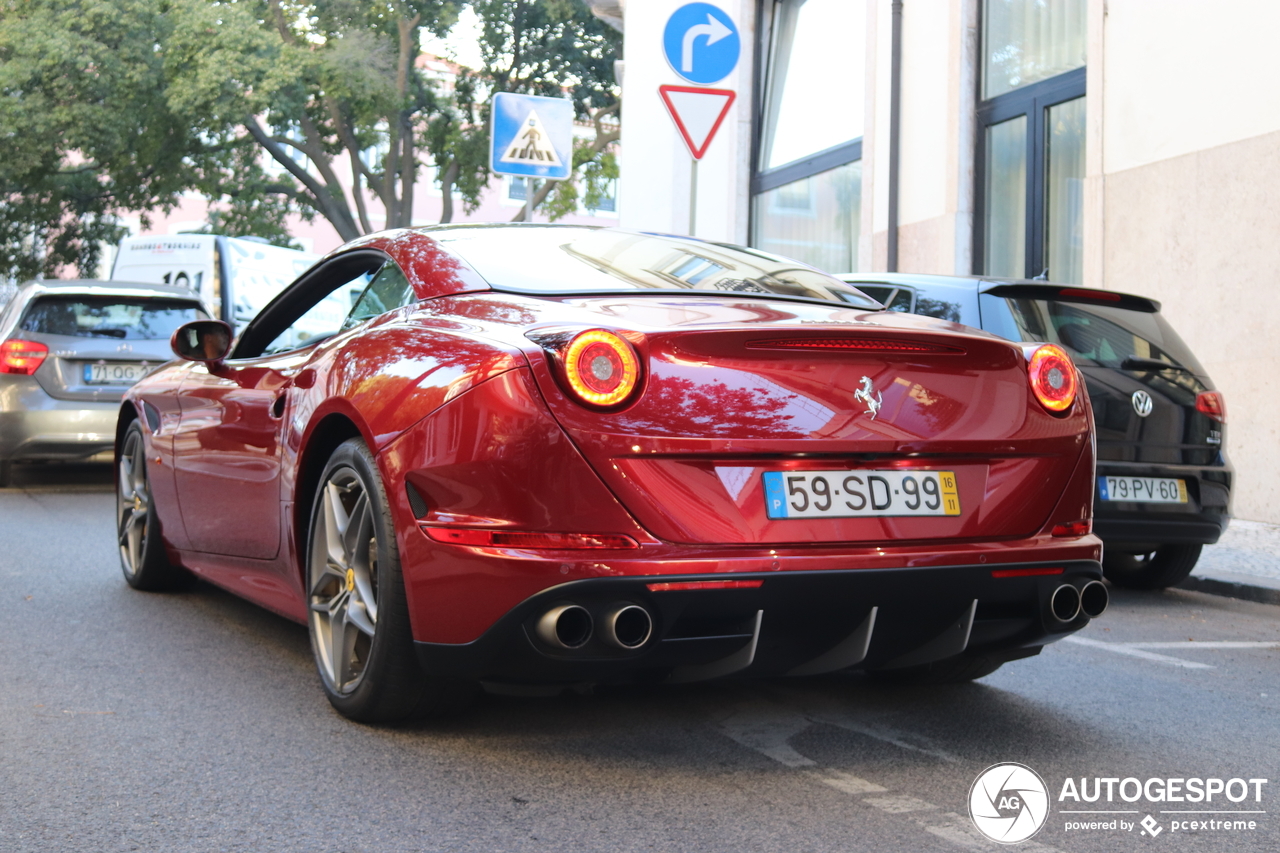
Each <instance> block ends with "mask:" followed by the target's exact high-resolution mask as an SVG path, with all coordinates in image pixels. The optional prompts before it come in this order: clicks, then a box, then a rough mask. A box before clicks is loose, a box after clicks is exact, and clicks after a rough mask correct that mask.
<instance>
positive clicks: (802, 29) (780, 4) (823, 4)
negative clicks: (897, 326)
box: [752, 0, 866, 272]
mask: <svg viewBox="0 0 1280 853" xmlns="http://www.w3.org/2000/svg"><path fill="white" fill-rule="evenodd" d="M764 17H765V20H764V26H762V28H761V38H762V44H761V48H760V54H759V55H760V56H762V57H763V58H764V59H763V61H764V68H763V72H764V75H763V77H764V81H765V84H764V99H763V104H762V107H761V111H760V114H761V122H760V145H759V161H758V163H757V166H756V172H755V176H754V180H753V187H752V192H753V203H752V245H754V246H756V247H758V248H760V249H763V250H765V251H768V252H771V253H773V254H778V255H785V256H787V257H792V258H795V259H797V260H800V261H804V262H805V263H808V264H812V265H814V266H817V267H819V268H821V269H825V270H828V271H831V272H848V271H852V270H856V269H857V266H858V235H859V230H860V223H861V218H862V217H861V212H862V163H861V159H862V133H863V98H864V68H865V43H866V2H865V0H773V2H771V3H769V4H768V5H767V6H766V9H765V16H764ZM833 92H836V93H838V94H837V95H835V96H834V97H833Z"/></svg>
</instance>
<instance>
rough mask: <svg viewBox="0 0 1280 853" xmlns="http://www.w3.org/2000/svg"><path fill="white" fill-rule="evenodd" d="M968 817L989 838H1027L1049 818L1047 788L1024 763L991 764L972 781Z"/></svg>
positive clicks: (1012, 840)
mask: <svg viewBox="0 0 1280 853" xmlns="http://www.w3.org/2000/svg"><path fill="white" fill-rule="evenodd" d="M969 817H970V818H971V819H972V820H973V825H974V826H976V827H977V828H978V831H979V832H981V833H982V834H983V835H985V836H986V837H987V838H990V839H991V840H992V841H998V842H1000V843H1001V844H1017V843H1018V842H1019V841H1026V840H1027V839H1028V838H1030V837H1031V836H1033V835H1035V834H1036V833H1037V832H1039V831H1040V829H1041V827H1043V826H1044V822H1045V820H1047V819H1048V817H1049V789H1048V787H1046V786H1045V784H1044V780H1043V779H1041V778H1040V774H1039V773H1037V772H1036V771H1034V770H1032V769H1031V768H1030V767H1027V766H1026V765H1024V764H1014V763H1013V762H1007V763H1005V764H996V765H993V766H991V767H988V768H987V769H986V770H984V771H982V773H981V774H980V775H979V776H978V778H977V779H974V780H973V787H972V788H970V789H969Z"/></svg>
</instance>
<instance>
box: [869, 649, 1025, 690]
mask: <svg viewBox="0 0 1280 853" xmlns="http://www.w3.org/2000/svg"><path fill="white" fill-rule="evenodd" d="M1004 664H1005V662H1004V661H1003V660H993V659H992V658H989V657H984V656H972V657H971V656H969V655H959V656H957V657H953V658H947V659H946V660H939V661H934V662H933V663H926V664H922V665H921V666H906V667H903V668H901V669H879V670H873V671H871V672H868V673H867V675H868V676H870V677H871V678H872V679H873V680H875V681H879V682H882V683H884V684H961V683H963V682H965V681H973V680H974V679H976V678H982V677H984V676H987V675H990V674H991V673H993V672H995V671H996V670H997V669H999V668H1000V667H1002V666H1004Z"/></svg>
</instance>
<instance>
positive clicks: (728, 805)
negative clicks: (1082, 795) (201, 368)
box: [0, 468, 1280, 853]
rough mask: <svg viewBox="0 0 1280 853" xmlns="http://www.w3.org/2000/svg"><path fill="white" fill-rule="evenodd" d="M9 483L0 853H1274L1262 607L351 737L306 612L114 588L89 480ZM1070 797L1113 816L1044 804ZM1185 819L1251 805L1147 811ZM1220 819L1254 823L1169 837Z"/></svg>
mask: <svg viewBox="0 0 1280 853" xmlns="http://www.w3.org/2000/svg"><path fill="white" fill-rule="evenodd" d="M33 470H35V469H33ZM26 477H27V479H26V480H25V484H24V482H23V481H20V482H19V486H18V487H16V488H11V489H7V490H0V851H61V850H75V851H104V853H105V851H119V850H143V851H224V850H226V851H241V850H244V851H254V853H265V851H342V853H347V851H350V853H355V851H436V850H442V851H443V850H447V851H454V850H467V851H472V850H474V851H507V850H515V851H524V850H529V851H534V850H538V851H541V850H554V851H574V850H582V851H633V850H636V851H641V850H643V851H651V850H653V851H726V853H728V851H733V853H739V851H788V853H792V852H793V851H794V853H801V851H912V853H926V851H947V852H948V853H954V851H962V850H967V849H989V850H998V849H1014V850H1028V851H1040V853H1043V851H1045V850H1048V849H1053V850H1059V851H1064V853H1071V851H1081V853H1084V852H1085V851H1100V852H1101V851H1108V852H1109V851H1127V850H1214V851H1219V850H1222V851H1246V850H1247V851H1255V850H1256V851H1274V850H1277V849H1280V814H1277V812H1280V608H1277V607H1274V606H1269V605H1262V604H1253V603H1248V602H1240V601H1234V600H1230V599H1225V598H1216V597H1212V596H1208V595H1204V594H1201V593H1194V592H1184V591H1171V592H1165V593H1160V594H1147V595H1133V594H1115V595H1114V598H1113V606H1112V609H1111V610H1110V611H1109V612H1108V613H1107V614H1106V615H1105V616H1104V617H1103V618H1102V619H1100V620H1098V621H1096V622H1095V623H1094V624H1093V625H1091V626H1090V627H1089V628H1088V629H1086V630H1085V631H1084V632H1082V634H1081V635H1079V639H1080V640H1083V641H1085V642H1061V643H1057V644H1055V645H1053V646H1051V647H1049V648H1048V649H1046V651H1045V652H1044V653H1043V654H1042V655H1040V656H1039V657H1037V658H1032V659H1029V660H1025V661H1018V662H1015V663H1012V664H1008V665H1006V666H1005V667H1004V668H1003V669H1002V670H1000V671H999V672H997V673H995V674H994V675H991V676H989V677H987V678H985V679H982V680H981V681H979V682H976V683H973V684H966V685H961V686H954V687H946V688H889V687H884V686H879V685H876V684H872V683H869V682H867V681H866V680H864V679H862V678H860V677H857V676H846V677H828V678H825V679H817V680H805V681H767V682H762V681H738V682H723V683H716V684H704V685H692V686H684V687H678V688H677V687H660V688H644V689H626V690H612V691H608V692H598V693H596V694H595V695H586V696H584V695H567V696H561V697H557V698H542V699H532V698H511V697H486V698H484V699H483V700H482V701H481V702H480V704H479V705H478V706H476V707H475V708H474V709H473V710H472V711H471V712H470V713H469V714H468V715H467V716H465V717H463V718H461V719H457V720H452V721H449V722H443V723H433V724H420V725H414V726H409V727H402V728H372V727H367V726H361V725H356V724H353V723H350V722H347V721H346V720H344V719H342V718H341V717H339V716H337V715H336V714H335V713H333V712H332V711H331V710H330V708H329V706H328V704H327V703H326V702H325V700H324V697H323V695H322V694H321V692H320V689H319V687H318V685H317V680H316V675H315V672H314V670H313V667H312V663H311V659H310V652H309V648H308V644H307V636H306V632H305V630H304V629H303V628H302V627H300V626H297V625H295V624H293V623H290V622H287V621H285V620H283V619H280V618H278V617H276V616H273V615H271V614H269V613H266V612H265V611H262V610H259V609H258V608H256V607H253V606H252V605H249V604H247V603H244V602H242V601H240V600H239V599H236V598H234V597H232V596H230V595H228V594H226V593H224V592H222V591H220V590H218V589H216V588H214V587H212V586H209V585H207V584H199V585H197V586H195V587H194V588H193V589H191V590H190V591H186V592H182V593H176V594H147V593H138V592H134V591H132V590H130V589H129V588H128V587H127V586H126V585H125V584H124V581H123V580H122V579H121V577H120V573H119V568H118V564H117V557H116V554H115V548H114V543H113V523H112V502H113V498H112V495H111V491H110V486H109V479H108V478H109V474H108V473H106V472H104V471H102V470H101V469H89V468H86V469H78V470H75V471H67V472H59V473H57V474H56V475H51V474H44V473H41V475H40V476H39V477H37V476H36V475H34V474H30V473H28V474H27V475H26ZM1224 642H1225V643H1232V644H1236V645H1234V646H1222V645H1212V644H1214V643H1217V644H1221V643H1224ZM1149 644H1160V645H1158V646H1152V645H1149ZM1240 644H1244V645H1240ZM1250 644H1252V645H1250ZM1007 761H1016V762H1021V763H1023V764H1025V765H1027V766H1029V767H1031V768H1032V769H1034V770H1036V771H1037V772H1038V773H1039V774H1040V775H1041V776H1042V777H1043V778H1044V780H1045V782H1046V784H1047V787H1048V789H1049V796H1050V801H1051V809H1050V814H1049V817H1048V819H1047V823H1046V825H1045V827H1044V829H1043V830H1042V831H1041V832H1040V833H1039V834H1038V835H1036V836H1035V838H1034V839H1033V840H1032V841H1030V842H1026V843H1023V844H1021V845H1017V846H1015V847H1012V848H1001V847H999V846H998V845H996V844H994V843H992V842H989V841H986V840H985V839H983V838H982V837H981V836H980V835H978V834H977V832H976V830H975V829H974V828H973V824H972V823H971V822H970V820H969V818H968V815H967V802H968V796H969V790H970V786H971V785H972V784H973V782H974V779H975V777H977V776H978V774H979V773H981V772H982V771H983V770H984V769H985V768H987V767H988V766H990V765H993V764H996V763H1000V762H1007ZM1067 777H1072V778H1073V779H1075V780H1076V783H1077V785H1078V784H1079V781H1080V778H1081V777H1085V778H1087V779H1088V780H1089V782H1088V786H1089V788H1090V789H1091V788H1092V787H1093V785H1094V782H1093V779H1094V778H1095V777H1103V778H1116V779H1127V778H1134V779H1137V780H1139V781H1142V782H1145V781H1146V780H1148V779H1151V778H1158V779H1167V778H1181V779H1187V778H1203V779H1213V778H1217V779H1222V780H1224V781H1229V780H1230V779H1233V778H1239V779H1244V780H1249V779H1255V778H1265V779H1268V780H1270V781H1269V782H1268V783H1267V784H1265V785H1261V786H1256V787H1260V789H1261V802H1254V796H1253V791H1254V788H1253V787H1251V788H1250V789H1249V791H1250V793H1249V796H1248V797H1247V799H1246V800H1244V801H1241V802H1238V803H1237V802H1231V801H1229V800H1227V799H1225V797H1224V795H1222V794H1219V795H1218V796H1217V797H1216V798H1215V800H1214V801H1213V803H1212V805H1209V804H1204V803H1199V804H1195V803H1185V802H1184V803H1181V804H1173V803H1153V802H1148V801H1146V800H1140V801H1138V802H1136V803H1126V802H1124V801H1122V800H1120V799H1119V797H1116V798H1115V802H1112V803H1106V802H1105V796H1104V798H1103V800H1100V801H1099V802H1097V803H1092V804H1090V803H1074V802H1072V801H1070V800H1067V801H1063V802H1060V801H1059V799H1058V798H1059V794H1060V792H1061V789H1062V786H1063V784H1064V781H1065V779H1066V778H1067ZM1129 790H1132V789H1131V788H1130V789H1129ZM1232 790H1234V791H1235V792H1236V793H1237V794H1238V793H1239V791H1240V788H1239V786H1236V787H1235V788H1234V789H1232ZM1090 808H1093V809H1106V810H1108V811H1117V810H1125V811H1128V812H1130V813H1128V814H1120V815H1114V814H1113V815H1072V814H1063V812H1064V811H1067V810H1085V809H1090ZM1205 809H1213V810H1220V811H1230V812H1239V811H1246V810H1247V811H1253V812H1266V813H1265V814H1261V813H1260V814H1248V815H1241V814H1234V815H1188V814H1169V813H1164V812H1171V811H1174V810H1205ZM1147 815H1151V816H1152V819H1153V821H1155V823H1156V825H1157V827H1158V828H1159V834H1158V835H1156V836H1155V837H1151V836H1144V835H1141V834H1140V833H1141V832H1142V831H1143V830H1142V826H1141V824H1140V823H1138V822H1139V821H1141V820H1142V818H1144V817H1146V816H1147ZM1223 818H1229V819H1231V820H1241V819H1251V820H1254V821H1255V823H1256V828H1255V829H1253V830H1247V829H1246V830H1239V831H1235V830H1232V831H1223V830H1213V829H1207V830H1197V831H1182V830H1175V829H1174V828H1172V826H1171V821H1173V820H1175V819H1176V820H1221V819H1223ZM1081 820H1089V821H1098V822H1102V823H1108V822H1110V821H1111V820H1125V821H1127V822H1128V823H1131V824H1137V825H1136V826H1134V828H1133V829H1131V830H1123V829H1119V828H1117V829H1114V830H1112V829H1093V830H1073V831H1067V830H1066V828H1065V827H1066V824H1067V822H1068V821H1081Z"/></svg>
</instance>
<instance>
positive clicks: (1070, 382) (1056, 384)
mask: <svg viewBox="0 0 1280 853" xmlns="http://www.w3.org/2000/svg"><path fill="white" fill-rule="evenodd" d="M1027 375H1028V376H1029V377H1030V379H1031V391H1032V393H1033V394H1035V395H1036V399H1037V400H1039V401H1040V405H1042V406H1044V407H1045V408H1046V409H1048V410H1049V411H1051V412H1065V411H1066V410H1067V409H1069V408H1071V404H1072V403H1074V402H1075V399H1076V390H1077V382H1076V367H1075V365H1074V364H1072V363H1071V356H1069V355H1067V351H1066V350H1064V349H1063V348H1062V347H1060V346H1058V345H1056V344H1045V345H1043V346H1040V347H1037V348H1036V350H1035V352H1033V353H1031V362H1030V363H1029V364H1028V365H1027Z"/></svg>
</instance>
